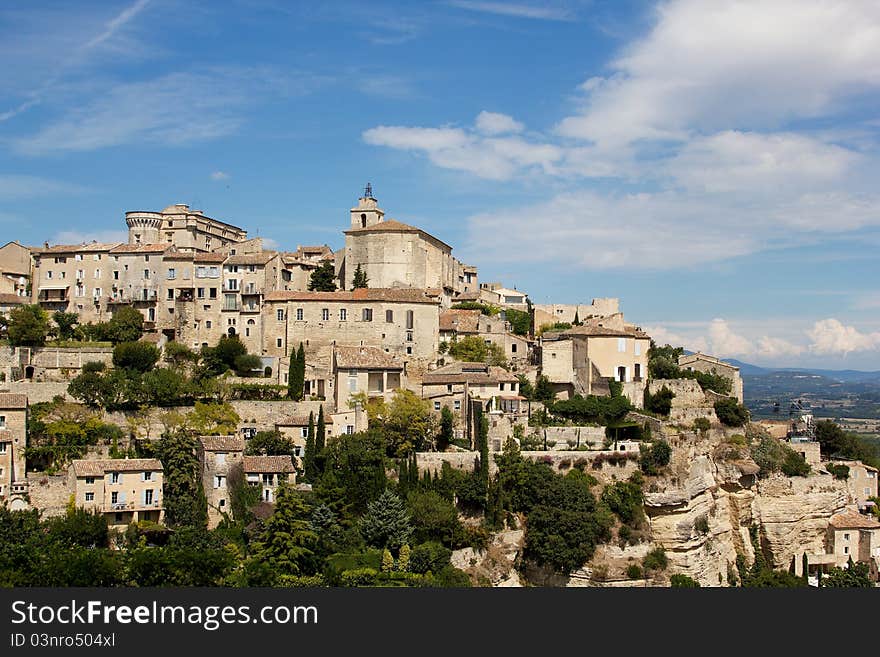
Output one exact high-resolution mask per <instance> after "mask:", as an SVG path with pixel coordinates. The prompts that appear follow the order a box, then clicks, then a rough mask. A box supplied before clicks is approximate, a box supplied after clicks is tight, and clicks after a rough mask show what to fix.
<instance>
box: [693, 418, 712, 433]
mask: <svg viewBox="0 0 880 657" xmlns="http://www.w3.org/2000/svg"><path fill="white" fill-rule="evenodd" d="M711 426H712V425H711V423H710V422H709V418H705V417H698V418H697V419H696V420H694V431H699V432H700V433H706V432H707V431H708V430H709V428H710V427H711Z"/></svg>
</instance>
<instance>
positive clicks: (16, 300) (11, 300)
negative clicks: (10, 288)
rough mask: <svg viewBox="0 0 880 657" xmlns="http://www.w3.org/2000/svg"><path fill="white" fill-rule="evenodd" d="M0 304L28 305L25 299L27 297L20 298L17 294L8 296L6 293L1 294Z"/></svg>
mask: <svg viewBox="0 0 880 657" xmlns="http://www.w3.org/2000/svg"><path fill="white" fill-rule="evenodd" d="M0 303H3V304H7V305H8V304H19V305H23V304H26V303H28V299H27V297H20V296H18V295H17V294H8V293H6V292H3V293H2V294H0Z"/></svg>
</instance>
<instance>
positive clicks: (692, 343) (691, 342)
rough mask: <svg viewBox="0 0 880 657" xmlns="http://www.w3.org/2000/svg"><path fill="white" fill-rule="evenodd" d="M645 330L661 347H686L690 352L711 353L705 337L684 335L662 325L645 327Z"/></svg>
mask: <svg viewBox="0 0 880 657" xmlns="http://www.w3.org/2000/svg"><path fill="white" fill-rule="evenodd" d="M643 328H644V330H645V332H646V333H647V334H648V335H650V336H651V339H652V340H654V342H656V343H657V344H658V345H660V346H663V345H667V344H668V345H672V346H673V347H684V348H685V349H688V350H690V351H701V352H708V351H709V345H708V343H707V342H706V339H705V338H703V337H699V336H698V337H694V336H688V335H683V334H681V333H676V332H673V331H670V330H669V329H667V328H666V327H664V326H661V325H656V326H645V327H643Z"/></svg>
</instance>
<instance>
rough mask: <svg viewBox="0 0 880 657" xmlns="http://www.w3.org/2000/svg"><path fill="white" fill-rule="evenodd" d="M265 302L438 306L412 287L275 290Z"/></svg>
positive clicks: (431, 296)
mask: <svg viewBox="0 0 880 657" xmlns="http://www.w3.org/2000/svg"><path fill="white" fill-rule="evenodd" d="M265 300H266V301H303V302H308V301H339V302H344V301H377V302H381V301H392V302H401V303H430V304H438V303H440V299H439V297H438V296H436V295H432V294H430V293H429V292H428V291H427V290H423V289H420V288H414V287H394V288H372V287H370V288H358V289H356V290H354V291H352V292H346V291H344V290H340V291H337V292H300V291H296V290H276V291H274V292H269V293H268V294H267V295H266V297H265Z"/></svg>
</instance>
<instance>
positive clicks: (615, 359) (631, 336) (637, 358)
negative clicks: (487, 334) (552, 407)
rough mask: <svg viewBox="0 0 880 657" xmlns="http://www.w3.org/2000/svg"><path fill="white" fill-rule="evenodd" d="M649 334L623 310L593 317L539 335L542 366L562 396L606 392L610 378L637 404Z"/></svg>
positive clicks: (642, 385) (638, 403) (649, 339)
mask: <svg viewBox="0 0 880 657" xmlns="http://www.w3.org/2000/svg"><path fill="white" fill-rule="evenodd" d="M650 346H651V338H650V336H649V335H648V334H647V333H645V332H644V331H642V330H641V329H640V328H639V327H637V326H633V325H631V324H626V323H625V322H624V321H623V315H622V314H619V313H618V314H617V315H612V316H610V317H606V318H602V319H592V320H589V321H587V322H584V323H583V325H581V326H573V327H572V328H570V329H568V330H565V331H560V332H553V333H546V334H544V335H543V336H542V337H541V341H540V349H541V372H542V374H544V375H545V376H547V377H548V378H549V379H550V382H551V383H552V384H553V385H554V387H555V388H556V389H557V392H560V393H561V394H562V395H563V396H566V395H571V394H580V395H592V394H608V379H613V380H615V381H619V382H621V383H623V384H624V394H626V395H627V397H629V399H630V401H631V402H632V403H633V404H634V405H636V406H638V407H641V405H642V393H643V392H644V385H645V382H646V380H647V377H648V348H649V347H650Z"/></svg>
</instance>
